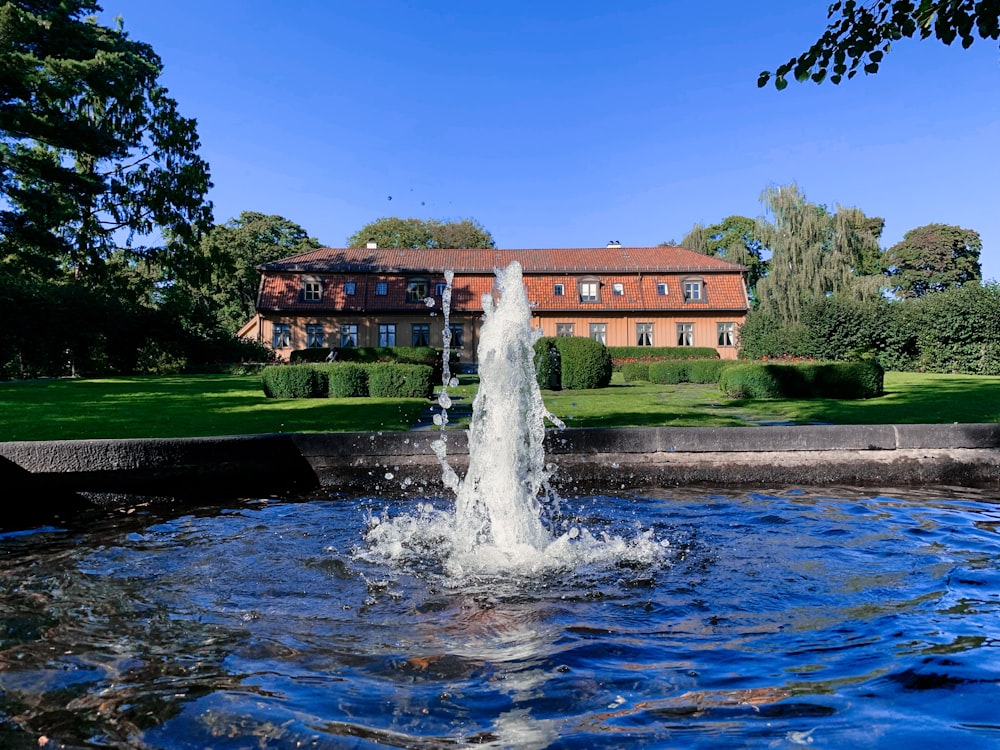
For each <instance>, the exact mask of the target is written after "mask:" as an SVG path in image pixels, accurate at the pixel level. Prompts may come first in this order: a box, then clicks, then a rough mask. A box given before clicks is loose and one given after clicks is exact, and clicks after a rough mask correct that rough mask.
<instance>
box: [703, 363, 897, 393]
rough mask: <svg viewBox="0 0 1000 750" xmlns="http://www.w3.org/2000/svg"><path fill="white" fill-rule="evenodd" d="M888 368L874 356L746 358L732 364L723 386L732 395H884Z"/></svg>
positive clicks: (727, 371)
mask: <svg viewBox="0 0 1000 750" xmlns="http://www.w3.org/2000/svg"><path fill="white" fill-rule="evenodd" d="M884 378H885V371H884V370H883V369H882V366H881V365H880V364H879V363H878V362H877V361H876V360H874V359H867V360H861V361H858V362H809V363H804V364H777V363H770V362H746V363H740V364H737V365H734V366H732V367H728V368H726V369H724V370H723V372H722V375H721V376H720V377H719V387H720V388H721V389H722V391H723V392H724V393H725V394H726V395H727V396H728V397H730V398H753V399H760V398H840V399H855V398H872V397H875V396H881V395H882V393H883V384H884Z"/></svg>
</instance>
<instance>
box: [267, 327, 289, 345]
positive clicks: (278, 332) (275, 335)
mask: <svg viewBox="0 0 1000 750" xmlns="http://www.w3.org/2000/svg"><path fill="white" fill-rule="evenodd" d="M291 345H292V326H291V324H290V323H275V324H273V325H272V326H271V347H272V348H273V349H288V348H289V347H291Z"/></svg>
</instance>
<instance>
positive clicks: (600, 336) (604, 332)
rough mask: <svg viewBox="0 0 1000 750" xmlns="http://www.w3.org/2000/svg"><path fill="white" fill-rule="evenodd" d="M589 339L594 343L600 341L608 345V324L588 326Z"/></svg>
mask: <svg viewBox="0 0 1000 750" xmlns="http://www.w3.org/2000/svg"><path fill="white" fill-rule="evenodd" d="M590 338H592V339H593V340H594V341H600V342H601V343H602V344H604V345H605V346H607V344H608V324H607V323H591V324H590Z"/></svg>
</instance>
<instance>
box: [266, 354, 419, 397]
mask: <svg viewBox="0 0 1000 750" xmlns="http://www.w3.org/2000/svg"><path fill="white" fill-rule="evenodd" d="M434 383H435V380H434V368H432V367H431V366H430V365H411V364H400V363H396V362H373V363H370V364H369V363H359V362H331V363H328V364H321V365H319V364H296V365H273V366H270V367H265V368H264V370H263V372H262V373H261V384H262V386H263V388H264V395H265V396H267V397H268V398H327V397H329V398H364V397H366V396H370V397H372V398H430V397H431V396H432V395H433V394H434Z"/></svg>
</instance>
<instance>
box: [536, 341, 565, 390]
mask: <svg viewBox="0 0 1000 750" xmlns="http://www.w3.org/2000/svg"><path fill="white" fill-rule="evenodd" d="M534 359H535V379H536V380H537V381H538V387H539V388H541V389H543V390H552V391H558V390H559V389H560V388H562V356H561V355H560V354H559V347H558V346H556V340H555V338H552V337H547V338H541V339H538V341H536V342H535V358H534Z"/></svg>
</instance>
